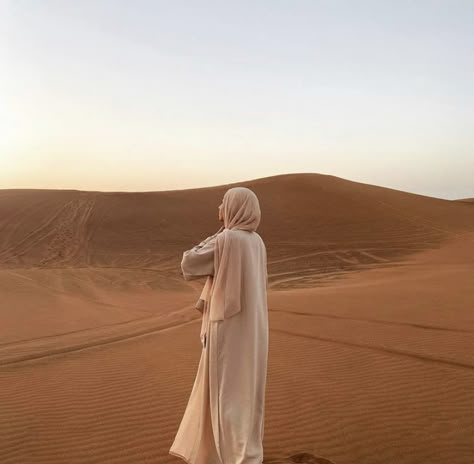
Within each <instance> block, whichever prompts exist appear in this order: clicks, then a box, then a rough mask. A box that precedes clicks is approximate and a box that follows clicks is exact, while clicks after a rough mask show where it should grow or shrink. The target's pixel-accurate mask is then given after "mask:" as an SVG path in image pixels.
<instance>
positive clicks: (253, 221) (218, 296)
mask: <svg viewBox="0 0 474 464" xmlns="http://www.w3.org/2000/svg"><path fill="white" fill-rule="evenodd" d="M223 218H224V227H225V229H224V230H223V231H222V232H221V233H219V234H218V235H217V237H216V242H215V245H214V246H215V248H214V278H213V282H212V290H211V298H210V312H209V317H210V320H211V321H220V320H224V319H227V318H229V317H231V316H233V315H234V314H237V313H238V312H240V311H241V309H242V307H241V296H242V285H243V282H244V276H245V273H247V274H248V273H250V272H252V270H251V269H248V266H249V265H250V263H247V262H245V261H244V260H243V259H242V258H243V256H244V253H243V250H242V246H244V245H245V242H243V241H242V240H239V236H238V235H236V234H235V233H233V231H234V230H236V229H240V230H244V231H247V232H249V233H253V232H255V230H256V229H257V227H258V225H259V224H260V218H261V211H260V205H259V201H258V198H257V196H256V195H255V193H254V192H252V190H250V189H248V188H245V187H234V188H231V189H229V190H227V192H226V193H225V194H224V198H223Z"/></svg>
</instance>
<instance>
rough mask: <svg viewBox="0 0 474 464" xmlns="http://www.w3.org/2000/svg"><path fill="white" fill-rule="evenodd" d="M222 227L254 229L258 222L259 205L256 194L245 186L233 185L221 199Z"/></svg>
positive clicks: (259, 215)
mask: <svg viewBox="0 0 474 464" xmlns="http://www.w3.org/2000/svg"><path fill="white" fill-rule="evenodd" d="M222 206H223V217H224V227H225V228H226V229H230V230H233V229H241V230H250V231H255V230H256V229H257V227H258V225H259V224H260V217H261V212H260V205H259V202H258V198H257V195H255V193H254V192H252V190H250V189H248V188H246V187H234V188H231V189H229V190H227V192H225V194H224V198H223V200H222Z"/></svg>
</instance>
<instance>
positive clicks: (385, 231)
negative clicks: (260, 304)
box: [0, 174, 474, 287]
mask: <svg viewBox="0 0 474 464" xmlns="http://www.w3.org/2000/svg"><path fill="white" fill-rule="evenodd" d="M233 185H237V184H229V185H224V186H219V187H209V188H200V189H189V190H175V191H163V192H147V193H105V192H82V191H76V190H3V191H0V250H1V251H0V267H1V268H4V269H5V268H16V269H18V268H23V269H25V268H41V269H44V268H71V267H75V268H76V267H84V266H86V267H96V268H104V267H107V268H133V269H150V268H151V269H155V270H156V271H165V272H166V274H167V276H168V277H171V276H173V277H175V278H179V276H180V274H179V262H180V260H181V256H182V252H183V251H184V250H185V249H188V248H190V247H192V246H193V245H195V244H196V243H198V242H199V241H200V240H202V239H203V238H205V237H207V236H208V235H211V234H212V233H214V232H215V231H216V230H217V229H218V228H219V226H220V223H218V221H217V207H218V206H219V204H220V202H221V199H222V196H223V194H224V192H225V191H226V190H227V189H228V188H230V187H232V186H233ZM238 185H242V186H246V187H249V188H251V189H253V190H254V191H255V192H256V194H257V195H258V197H259V199H260V202H261V207H262V222H261V226H260V228H259V230H258V232H259V233H260V234H261V235H262V237H263V238H264V240H265V243H266V244H267V249H268V255H269V265H270V267H269V270H270V275H271V283H272V285H273V286H278V287H294V286H305V285H313V284H314V283H315V282H316V281H319V280H321V279H323V278H328V277H332V276H334V275H337V274H339V273H343V272H346V271H348V270H354V269H361V268H366V267H372V266H379V265H381V264H382V265H383V264H385V263H387V262H389V261H393V260H396V259H399V258H401V257H403V256H406V255H407V254H409V253H412V252H413V251H417V250H422V249H426V248H430V247H437V246H438V245H439V244H440V243H441V242H442V241H443V240H444V239H447V238H449V237H450V236H452V235H453V234H459V233H463V232H466V231H472V230H474V216H473V215H474V211H472V209H471V208H469V207H468V206H467V205H465V204H462V203H453V202H452V201H448V200H442V199H437V198H433V197H428V196H423V195H417V194H412V193H406V192H402V191H398V190H393V189H388V188H384V187H377V186H373V185H368V184H362V183H358V182H352V181H348V180H344V179H341V178H339V177H335V176H329V175H321V174H288V175H279V176H272V177H266V178H263V179H257V180H253V181H248V182H241V183H238Z"/></svg>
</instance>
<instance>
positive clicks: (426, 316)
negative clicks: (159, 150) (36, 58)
mask: <svg viewBox="0 0 474 464" xmlns="http://www.w3.org/2000/svg"><path fill="white" fill-rule="evenodd" d="M239 185H246V186H249V187H250V188H252V189H254V190H255V192H256V193H257V194H258V196H259V198H260V199H261V204H262V211H263V215H262V225H261V226H262V227H261V230H259V233H261V235H262V238H264V240H265V243H266V246H267V252H268V268H269V277H270V279H269V280H270V292H269V317H270V353H269V371H268V379H267V398H266V423H265V439H264V449H265V461H264V462H265V464H287V463H297V462H303V463H308V464H309V463H318V464H328V463H335V464H345V463H347V464H353V463H360V462H363V463H367V464H375V463H381V464H382V463H383V464H387V463H396V464H405V463H406V464H409V463H410V464H411V463H414V462H416V463H424V462H430V463H443V464H444V463H446V462H450V463H456V464H457V463H459V464H468V463H469V464H471V463H472V462H473V457H474V442H473V440H472V437H473V436H474V420H473V417H472V414H470V413H469V411H472V410H474V398H473V396H472V391H473V390H472V389H473V387H474V352H473V350H472V349H470V347H472V346H474V319H473V318H472V308H473V307H474V287H473V286H472V276H473V275H474V210H473V209H472V207H471V204H469V203H467V202H460V201H448V200H440V199H436V198H432V197H426V196H422V195H414V194H410V193H407V192H400V191H397V190H393V189H385V188H383V187H377V186H370V185H367V184H361V183H357V182H351V181H347V180H344V179H341V178H338V177H334V176H324V175H318V174H290V175H282V176H272V177H269V178H264V179H255V180H252V181H248V182H245V183H239ZM228 187H229V185H227V186H217V187H209V188H204V189H190V190H183V191H167V192H147V193H120V192H107V193H106V192H80V191H75V190H64V191H53V190H44V191H34V190H3V191H0V213H1V214H0V245H1V246H0V263H1V265H0V294H1V304H0V322H1V326H2V333H1V336H0V462H2V463H3V462H5V463H15V464H16V463H21V464H23V463H38V464H55V463H58V464H59V463H68V464H69V463H72V464H75V463H78V464H79V463H81V464H83V463H87V464H89V463H91V464H93V463H104V462H107V463H130V462H134V463H165V464H166V463H170V464H171V463H177V462H180V460H179V459H178V458H176V457H173V456H170V455H168V449H169V446H170V444H171V442H172V439H173V438H174V434H175V432H176V430H177V426H178V424H179V421H180V419H181V417H182V413H183V412H184V408H185V405H186V401H187V399H188V396H189V393H190V390H191V387H192V382H193V380H194V376H195V373H196V368H197V362H198V360H199V354H200V349H201V345H200V340H199V326H200V313H199V312H198V311H196V310H195V309H194V303H195V300H196V297H197V296H198V292H199V290H200V288H201V286H202V284H203V283H204V281H203V280H198V281H191V282H185V281H183V279H182V277H181V275H180V270H179V262H180V259H181V255H182V251H183V250H185V249H187V248H189V247H191V246H193V245H194V244H196V243H197V242H198V241H199V240H200V239H202V238H205V237H206V236H207V235H210V234H212V233H213V232H214V231H215V230H217V228H218V225H219V224H218V223H217V222H216V217H215V215H216V214H217V206H218V205H219V204H220V199H221V198H220V196H221V195H222V194H223V193H224V192H225V190H226V189H227V188H228ZM213 205H214V206H215V211H214V207H213Z"/></svg>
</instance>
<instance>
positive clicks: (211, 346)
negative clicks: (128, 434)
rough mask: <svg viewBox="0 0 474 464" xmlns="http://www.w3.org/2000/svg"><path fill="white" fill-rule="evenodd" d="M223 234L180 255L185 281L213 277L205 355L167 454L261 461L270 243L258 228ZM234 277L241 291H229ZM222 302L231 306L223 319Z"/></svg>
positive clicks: (207, 293) (245, 463) (207, 461)
mask: <svg viewBox="0 0 474 464" xmlns="http://www.w3.org/2000/svg"><path fill="white" fill-rule="evenodd" d="M222 234H224V235H220V234H219V233H217V234H214V235H213V236H210V237H208V238H207V239H206V240H204V241H203V242H201V243H200V244H199V245H197V246H196V247H194V248H192V249H191V250H188V251H186V252H185V253H184V254H183V260H182V262H181V267H182V271H183V276H184V278H185V279H186V280H191V279H195V278H199V277H204V276H208V279H207V280H206V286H205V287H204V289H203V292H202V294H201V299H202V301H203V302H204V308H203V317H202V323H201V331H200V337H201V343H202V351H201V358H200V361H199V366H198V370H197V374H196V378H195V381H194V385H193V388H192V391H191V394H190V397H189V401H188V404H187V407H186V410H185V412H184V415H183V418H182V421H181V424H180V426H179V429H178V432H177V434H176V437H175V439H174V442H173V444H172V446H171V448H170V450H169V453H170V454H173V455H175V456H178V457H180V458H182V459H183V460H184V461H186V462H187V463H188V464H261V463H262V461H263V446H262V442H263V435H264V413H265V386H266V373H267V357H268V337H269V332H268V308H267V283H268V277H267V256H266V249H265V245H264V243H263V240H262V239H261V237H260V235H259V234H258V233H257V232H255V231H246V230H239V229H233V230H228V229H225V230H224V231H223V232H222ZM225 234H227V235H225ZM218 235H219V237H218ZM226 247H231V249H232V250H233V251H232V253H231V254H230V255H227V256H228V257H229V256H230V260H231V261H230V262H227V263H226V266H225V268H224V267H223V266H219V265H220V264H222V256H223V253H224V255H225V253H227V252H226V251H225V249H226ZM237 262H238V263H239V266H237V267H232V263H234V264H235V263H237ZM229 264H231V266H230V267H229ZM229 268H231V269H239V270H240V271H239V275H236V272H235V271H233V272H229ZM215 269H218V271H217V273H216V275H215V276H214V271H215ZM209 276H211V277H209ZM235 282H238V284H239V288H238V291H232V292H231V291H229V289H230V288H231V285H232V284H233V283H235ZM216 283H217V285H218V286H216ZM226 288H227V289H228V291H227V292H226V291H225V289H226ZM234 290H235V289H234ZM217 295H219V298H217ZM236 295H237V296H238V297H239V304H238V305H237V306H236V305H234V304H233V303H232V302H233V301H234V300H235V298H236ZM213 296H215V298H214V301H213ZM231 297H232V299H231V300H229V298H231ZM229 301H230V303H232V304H231V305H229ZM224 303H225V306H226V307H227V306H228V307H229V308H231V309H230V310H229V311H228V312H227V315H226V316H225V317H224V318H222V317H223V315H224V310H223V306H224ZM237 307H238V308H237Z"/></svg>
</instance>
